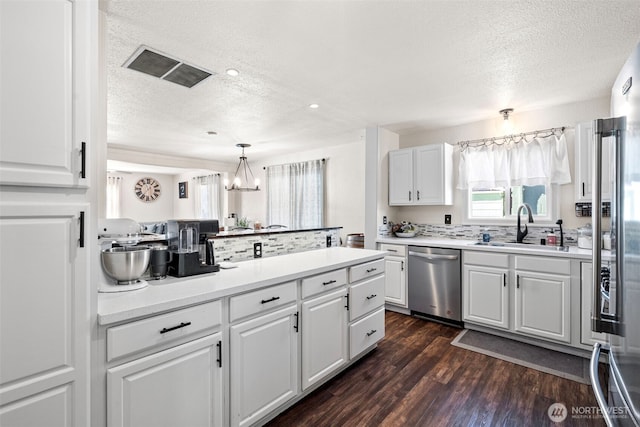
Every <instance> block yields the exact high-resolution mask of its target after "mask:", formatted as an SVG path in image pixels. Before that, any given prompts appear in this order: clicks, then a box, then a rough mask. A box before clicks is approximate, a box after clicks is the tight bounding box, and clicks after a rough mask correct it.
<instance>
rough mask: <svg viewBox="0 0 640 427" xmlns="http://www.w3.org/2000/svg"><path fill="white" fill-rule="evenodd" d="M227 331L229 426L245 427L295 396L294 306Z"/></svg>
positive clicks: (296, 374) (296, 391)
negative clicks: (229, 391)
mask: <svg viewBox="0 0 640 427" xmlns="http://www.w3.org/2000/svg"><path fill="white" fill-rule="evenodd" d="M229 329H230V331H229V339H230V344H229V345H230V387H231V393H230V396H231V425H232V426H248V425H251V424H253V423H254V422H256V421H258V420H259V419H261V418H262V417H264V416H266V415H267V414H269V413H270V412H271V411H273V410H274V409H276V408H278V407H279V406H280V405H282V404H283V403H285V402H287V401H288V400H290V399H292V398H293V397H295V396H296V395H297V394H298V390H299V377H300V365H299V361H298V333H297V330H298V311H297V306H295V305H292V306H290V307H287V308H284V309H280V310H278V311H275V312H273V313H269V314H263V315H261V316H259V317H256V318H254V319H251V320H248V321H245V322H243V323H239V324H237V325H232V326H231V327H230V328H229Z"/></svg>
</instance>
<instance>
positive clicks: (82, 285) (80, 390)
mask: <svg viewBox="0 0 640 427" xmlns="http://www.w3.org/2000/svg"><path fill="white" fill-rule="evenodd" d="M88 208H89V207H88V205H86V204H82V203H79V204H69V205H67V204H45V203H38V204H37V205H35V204H34V205H32V204H26V205H25V204H19V203H17V204H14V203H7V202H3V204H1V205H0V236H2V238H0V351H1V352H2V354H1V356H0V405H5V404H8V403H11V402H17V401H19V400H20V399H22V400H20V403H19V404H18V403H17V404H16V405H17V406H15V407H3V408H2V409H0V425H12V423H11V422H10V420H12V419H13V418H12V417H14V416H15V414H16V413H20V412H22V413H26V414H28V419H31V420H37V419H47V420H50V422H47V423H44V424H42V425H45V424H46V425H67V424H68V425H83V424H86V414H87V412H86V405H87V402H86V397H87V396H88V390H87V387H86V378H87V376H88V375H89V370H88V366H89V365H88V360H87V356H86V355H87V353H88V346H89V342H88V337H89V325H88V321H87V320H86V319H87V318H88V308H87V301H88V296H87V292H88V289H89V285H88V269H87V263H88V254H87V252H88V250H89V249H92V250H93V249H97V248H87V247H84V248H82V247H79V238H80V227H79V216H80V213H81V212H86V216H87V217H88V216H89V211H88ZM85 239H86V240H87V241H86V242H85V246H88V245H89V242H88V238H85ZM16 411H17V412H16ZM43 411H44V412H43ZM12 414H13V415H12ZM61 414H63V415H64V417H62V418H60V416H61ZM58 421H60V422H61V423H58ZM35 424H36V425H37V424H38V423H35Z"/></svg>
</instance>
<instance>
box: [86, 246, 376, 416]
mask: <svg viewBox="0 0 640 427" xmlns="http://www.w3.org/2000/svg"><path fill="white" fill-rule="evenodd" d="M383 257H384V252H381V251H372V250H365V249H354V248H342V247H331V248H324V249H318V250H314V251H307V252H300V253H295V254H289V255H282V256H279V257H271V258H259V259H255V260H250V261H244V262H239V263H237V268H232V269H228V270H221V271H219V272H217V273H211V274H203V275H199V276H195V277H189V278H168V279H165V280H163V281H162V282H157V283H158V284H151V285H150V286H148V287H147V288H145V289H141V290H137V291H132V292H123V293H112V294H100V295H99V297H98V310H97V311H98V337H99V339H98V352H99V353H100V354H101V355H103V356H102V357H101V358H100V366H99V368H98V370H99V371H100V372H102V373H106V375H98V379H97V381H99V382H103V381H104V382H106V384H103V385H101V386H99V387H94V390H105V391H106V395H104V396H103V397H101V398H99V400H100V401H102V402H105V403H106V406H102V405H100V406H102V407H104V408H105V414H104V416H100V417H99V419H103V420H104V419H106V420H107V424H108V425H114V426H119V425H139V422H137V421H140V420H145V423H146V424H150V425H152V424H155V423H154V422H153V420H156V419H158V420H159V419H162V420H164V421H165V424H166V421H167V420H172V421H175V422H174V423H171V422H170V423H168V424H169V425H196V424H198V422H199V421H202V420H203V419H204V420H207V419H208V418H207V417H213V418H212V419H214V420H215V422H214V423H213V425H233V426H237V425H249V424H254V423H256V422H262V421H264V420H266V419H269V418H271V417H273V416H275V415H276V414H278V413H279V412H281V411H282V410H284V409H285V408H287V407H289V406H291V405H293V403H295V402H297V401H298V400H300V399H301V398H302V397H304V396H306V395H307V394H309V393H310V392H311V391H312V390H314V389H315V388H317V387H318V386H319V385H321V384H322V383H324V382H326V381H327V380H329V379H330V378H332V377H334V376H335V375H336V374H337V373H338V372H340V371H342V370H343V369H345V368H346V367H347V366H349V365H351V364H353V363H354V362H356V361H357V360H358V359H360V358H361V357H362V356H363V355H365V354H366V353H368V352H369V351H370V350H372V349H373V348H375V346H376V343H377V342H378V341H380V340H381V339H382V338H383V337H384V330H385V325H384V283H385V282H384V280H385V279H384V278H385V275H384V259H383ZM157 388H163V389H164V390H165V391H166V392H164V393H162V394H161V395H163V396H168V398H167V399H165V400H163V401H162V402H157V401H156V400H154V399H153V398H152V396H158V395H159V394H158V393H157ZM98 393H104V392H103V391H98ZM187 396H188V397H187ZM185 399H188V401H189V402H190V404H189V405H184V402H185Z"/></svg>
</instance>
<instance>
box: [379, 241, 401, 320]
mask: <svg viewBox="0 0 640 427" xmlns="http://www.w3.org/2000/svg"><path fill="white" fill-rule="evenodd" d="M379 249H380V250H381V251H388V252H390V253H391V254H392V255H387V256H386V257H385V258H384V272H385V292H384V293H385V302H388V303H391V304H395V305H398V306H400V307H404V308H406V307H407V274H406V273H407V272H406V265H407V259H406V246H404V245H390V244H386V243H381V244H380V246H379Z"/></svg>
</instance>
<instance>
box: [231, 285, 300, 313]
mask: <svg viewBox="0 0 640 427" xmlns="http://www.w3.org/2000/svg"><path fill="white" fill-rule="evenodd" d="M297 297H298V292H297V288H296V282H287V283H283V284H281V285H276V286H270V287H268V288H264V289H260V290H257V291H253V292H249V293H246V294H242V295H238V296H235V297H231V298H230V299H229V321H230V322H233V321H235V320H238V319H241V318H243V317H247V316H251V315H252V314H256V313H260V312H263V311H267V310H271V309H272V308H275V307H280V306H282V305H285V304H289V303H292V302H295V301H296V299H297Z"/></svg>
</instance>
